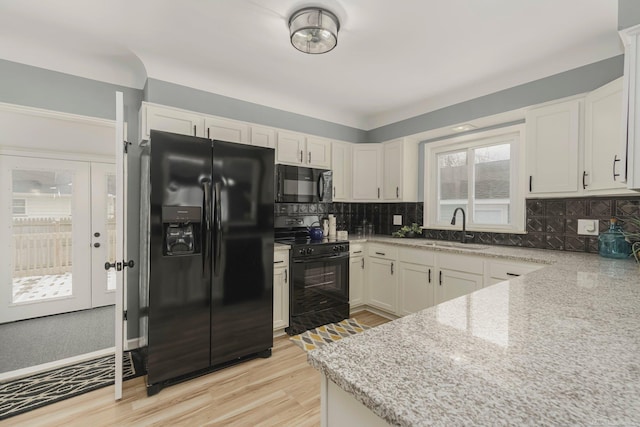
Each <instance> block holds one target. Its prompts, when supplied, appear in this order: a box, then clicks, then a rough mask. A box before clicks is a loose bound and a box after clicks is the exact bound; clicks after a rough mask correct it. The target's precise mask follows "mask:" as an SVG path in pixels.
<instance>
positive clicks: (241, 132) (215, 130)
mask: <svg viewBox="0 0 640 427" xmlns="http://www.w3.org/2000/svg"><path fill="white" fill-rule="evenodd" d="M204 127H205V129H206V133H205V136H206V137H207V138H210V139H217V140H219V141H228V142H238V143H241V144H248V143H249V125H247V124H246V123H242V122H237V121H235V120H227V119H220V118H215V117H206V118H205V119H204Z"/></svg>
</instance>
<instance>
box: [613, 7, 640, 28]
mask: <svg viewBox="0 0 640 427" xmlns="http://www.w3.org/2000/svg"><path fill="white" fill-rule="evenodd" d="M637 24H640V1H638V0H618V29H619V30H622V29H623V28H629V27H633V26H634V25H637Z"/></svg>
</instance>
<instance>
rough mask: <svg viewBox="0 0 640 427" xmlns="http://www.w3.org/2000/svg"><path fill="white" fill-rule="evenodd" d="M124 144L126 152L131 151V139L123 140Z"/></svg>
mask: <svg viewBox="0 0 640 427" xmlns="http://www.w3.org/2000/svg"><path fill="white" fill-rule="evenodd" d="M122 145H123V146H124V147H123V149H124V153H125V154H127V153H129V146H130V145H131V143H130V142H129V141H123V142H122Z"/></svg>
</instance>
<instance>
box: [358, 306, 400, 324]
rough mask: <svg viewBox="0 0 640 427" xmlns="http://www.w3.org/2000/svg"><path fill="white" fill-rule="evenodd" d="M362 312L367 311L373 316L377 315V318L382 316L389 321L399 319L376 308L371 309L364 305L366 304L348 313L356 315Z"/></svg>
mask: <svg viewBox="0 0 640 427" xmlns="http://www.w3.org/2000/svg"><path fill="white" fill-rule="evenodd" d="M362 311H369V312H371V313H373V314H377V315H378V316H382V317H384V318H385V319H389V320H396V319H399V318H400V317H398V316H396V315H393V314H391V313H387V312H386V311H382V310H380V309H378V308H375V307H371V306H370V305H366V304H364V305H361V306H358V307H356V308H354V309H353V310H351V312H350V313H351V314H352V315H353V314H356V313H360V312H362Z"/></svg>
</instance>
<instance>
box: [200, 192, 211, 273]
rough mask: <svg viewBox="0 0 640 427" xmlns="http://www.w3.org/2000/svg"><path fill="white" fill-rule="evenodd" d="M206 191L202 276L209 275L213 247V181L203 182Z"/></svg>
mask: <svg viewBox="0 0 640 427" xmlns="http://www.w3.org/2000/svg"><path fill="white" fill-rule="evenodd" d="M202 189H203V191H204V206H203V209H202V216H203V223H204V230H203V232H204V248H203V251H202V276H203V277H204V276H207V275H208V268H207V267H208V266H209V262H210V261H209V258H210V255H209V250H210V248H211V182H210V181H209V180H206V181H204V182H203V183H202Z"/></svg>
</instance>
